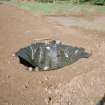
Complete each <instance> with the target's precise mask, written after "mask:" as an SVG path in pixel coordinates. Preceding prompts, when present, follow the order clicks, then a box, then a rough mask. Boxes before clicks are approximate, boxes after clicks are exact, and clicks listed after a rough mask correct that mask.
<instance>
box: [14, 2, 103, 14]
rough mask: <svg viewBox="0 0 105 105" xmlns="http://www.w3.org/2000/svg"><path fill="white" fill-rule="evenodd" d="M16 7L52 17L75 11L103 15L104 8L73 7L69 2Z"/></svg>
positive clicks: (86, 4)
mask: <svg viewBox="0 0 105 105" xmlns="http://www.w3.org/2000/svg"><path fill="white" fill-rule="evenodd" d="M16 6H18V7H20V8H23V9H26V10H30V11H32V12H34V13H35V12H40V13H43V14H44V15H54V14H56V13H59V14H60V13H65V12H66V13H70V12H72V13H73V12H76V11H80V12H81V11H82V12H84V13H85V14H86V13H87V14H89V12H90V13H91V12H102V13H105V6H96V5H91V4H89V3H84V4H79V5H74V4H71V3H70V2H64V3H37V2H35V3H17V4H16Z"/></svg>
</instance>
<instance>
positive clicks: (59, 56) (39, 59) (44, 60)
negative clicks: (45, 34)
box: [16, 40, 90, 70]
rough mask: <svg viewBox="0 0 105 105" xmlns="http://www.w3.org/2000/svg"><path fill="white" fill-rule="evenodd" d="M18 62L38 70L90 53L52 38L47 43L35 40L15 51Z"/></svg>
mask: <svg viewBox="0 0 105 105" xmlns="http://www.w3.org/2000/svg"><path fill="white" fill-rule="evenodd" d="M16 56H17V57H18V58H19V59H20V63H22V64H24V65H26V66H28V67H32V68H36V67H37V68H38V69H39V70H54V69H59V68H62V67H64V66H66V65H69V64H72V63H74V62H76V61H77V60H79V59H80V58H88V57H90V54H89V53H87V52H85V49H84V48H78V47H72V46H70V45H65V44H62V43H61V42H60V41H56V40H52V41H50V42H49V43H44V42H37V43H33V44H31V45H29V46H27V47H25V48H22V49H20V50H19V51H18V52H16Z"/></svg>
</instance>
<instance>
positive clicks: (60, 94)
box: [0, 5, 105, 105]
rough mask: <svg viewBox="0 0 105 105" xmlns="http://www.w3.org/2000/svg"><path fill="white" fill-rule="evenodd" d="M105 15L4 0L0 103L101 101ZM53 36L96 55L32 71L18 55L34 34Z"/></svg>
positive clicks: (0, 29)
mask: <svg viewBox="0 0 105 105" xmlns="http://www.w3.org/2000/svg"><path fill="white" fill-rule="evenodd" d="M62 18H63V19H62ZM77 21H79V22H77ZM93 21H94V22H93ZM104 21H105V15H102V16H98V15H97V16H90V17H73V16H72V17H70V16H69V17H45V16H42V15H40V14H37V15H33V14H32V13H30V12H29V11H25V10H21V9H18V8H16V7H13V6H8V5H0V105H95V104H96V103H97V102H98V101H99V99H100V98H101V97H102V96H103V94H104V91H105V77H104V75H105V71H104V69H105V60H104V58H105V36H104V35H105V31H104V27H105V23H104ZM87 23H88V25H87ZM92 23H93V24H92ZM68 24H69V25H68ZM92 25H93V28H91V27H92ZM100 27H101V28H100ZM52 37H53V38H57V39H60V40H61V41H63V42H65V43H69V44H70V45H72V46H78V47H83V48H85V49H86V50H88V51H91V52H92V56H91V57H90V58H89V59H81V60H79V61H78V62H76V63H74V64H72V65H70V66H66V67H64V68H62V69H59V70H54V71H46V72H29V71H27V70H26V68H25V67H24V66H23V65H21V64H19V61H18V59H16V57H14V53H15V52H16V51H18V50H19V49H20V48H22V47H24V46H26V45H28V44H30V43H31V42H32V41H33V40H34V39H39V38H52ZM80 97H81V98H80Z"/></svg>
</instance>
